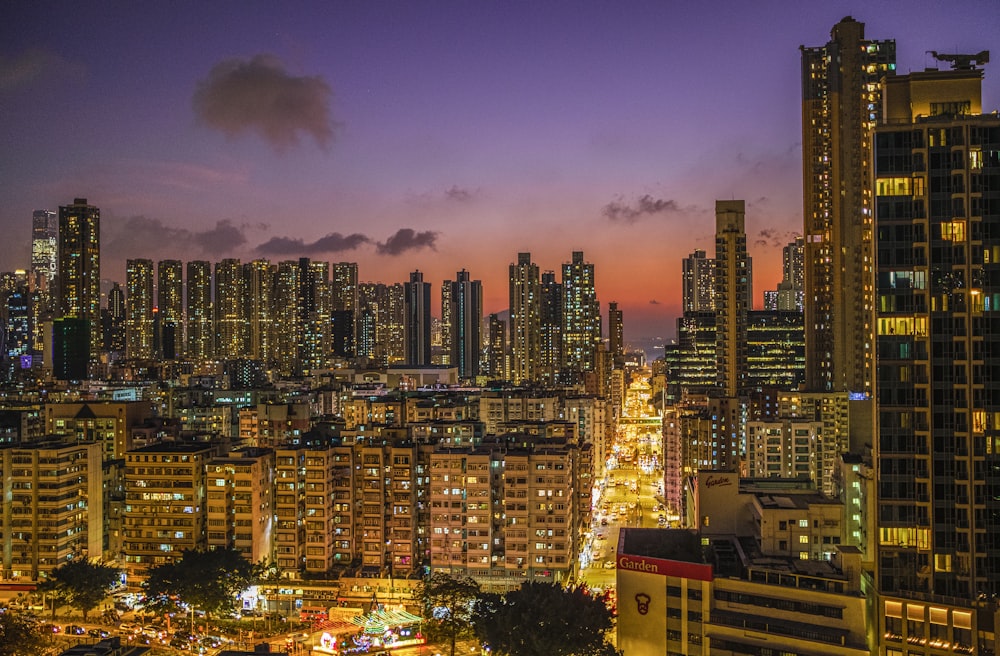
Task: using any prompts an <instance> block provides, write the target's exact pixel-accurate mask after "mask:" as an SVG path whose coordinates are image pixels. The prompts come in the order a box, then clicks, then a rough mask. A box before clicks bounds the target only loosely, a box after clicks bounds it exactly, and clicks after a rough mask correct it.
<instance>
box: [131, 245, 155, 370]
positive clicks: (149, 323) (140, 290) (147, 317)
mask: <svg viewBox="0 0 1000 656" xmlns="http://www.w3.org/2000/svg"><path fill="white" fill-rule="evenodd" d="M125 314H126V320H125V357H126V358H128V359H129V360H136V359H141V360H146V359H149V358H152V357H153V261H152V260H141V259H140V260H128V261H127V262H126V267H125Z"/></svg>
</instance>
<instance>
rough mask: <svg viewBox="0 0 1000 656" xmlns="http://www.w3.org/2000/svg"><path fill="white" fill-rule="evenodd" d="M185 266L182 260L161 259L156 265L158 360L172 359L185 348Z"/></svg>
mask: <svg viewBox="0 0 1000 656" xmlns="http://www.w3.org/2000/svg"><path fill="white" fill-rule="evenodd" d="M183 276H184V265H183V264H182V263H181V261H180V260H160V261H159V262H157V264H156V308H157V317H158V319H159V323H160V326H159V330H157V334H156V337H157V338H158V339H159V348H158V349H157V351H156V353H157V357H166V356H167V354H170V359H172V358H173V357H175V356H176V353H177V352H178V351H181V350H182V349H183V340H182V337H183V334H184V279H183Z"/></svg>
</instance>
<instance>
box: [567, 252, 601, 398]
mask: <svg viewBox="0 0 1000 656" xmlns="http://www.w3.org/2000/svg"><path fill="white" fill-rule="evenodd" d="M562 286H563V311H562V319H563V331H562V333H563V334H562V346H563V367H562V368H563V371H564V372H567V373H568V375H569V376H570V377H572V378H573V379H574V380H579V379H580V378H579V374H581V373H583V372H587V371H594V370H595V369H596V362H597V358H596V353H597V347H598V346H599V345H600V344H601V305H600V303H598V301H597V291H596V289H595V287H594V265H593V264H591V263H590V262H584V260H583V251H573V259H572V261H571V262H566V263H564V264H563V265H562Z"/></svg>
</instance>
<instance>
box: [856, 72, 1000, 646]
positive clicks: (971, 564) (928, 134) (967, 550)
mask: <svg viewBox="0 0 1000 656" xmlns="http://www.w3.org/2000/svg"><path fill="white" fill-rule="evenodd" d="M958 57H959V60H958V61H956V63H957V64H958V66H957V67H956V70H952V71H938V70H933V69H930V70H925V71H921V72H915V73H911V74H909V75H904V76H897V77H895V78H890V79H889V80H888V81H887V82H888V83H887V85H886V88H885V91H884V93H885V103H884V107H885V116H884V123H883V124H882V125H880V127H879V128H878V130H877V133H876V134H875V153H874V154H875V157H874V160H873V161H874V162H875V192H876V195H875V204H876V205H875V206H876V209H877V214H876V222H875V229H876V234H877V239H878V242H877V243H878V271H877V274H878V275H877V277H876V278H875V281H876V282H875V284H876V294H877V298H878V303H877V314H876V332H877V342H876V355H877V364H878V377H877V398H878V400H879V411H878V415H877V416H878V422H879V424H878V433H877V434H878V440H877V441H876V442H875V461H876V467H877V479H878V481H879V483H878V486H877V488H876V491H877V499H876V503H877V507H878V524H877V527H878V534H877V535H878V546H877V550H878V557H877V559H876V566H877V581H878V589H879V593H880V599H879V609H878V610H879V612H878V614H877V615H878V617H879V621H880V625H879V627H878V630H877V631H876V634H877V635H882V636H884V640H883V644H884V645H885V646H886V647H887V648H895V645H897V644H898V645H900V646H899V647H898V649H899V650H902V649H904V648H905V649H906V650H907V652H908V653H921V654H925V653H933V652H931V650H930V649H931V646H932V645H935V644H939V643H940V641H945V642H946V643H947V644H948V645H949V646H951V647H952V648H953V650H954V651H955V652H956V653H981V654H986V653H993V652H994V649H995V647H996V640H995V638H993V637H992V636H994V635H995V633H994V631H995V628H994V624H995V617H996V609H997V606H996V599H997V598H998V596H1000V368H998V365H997V359H996V358H997V356H996V354H998V353H1000V319H998V318H997V317H998V316H1000V315H998V314H997V311H998V310H1000V232H998V231H997V230H996V227H997V226H1000V193H998V190H1000V186H997V183H998V181H1000V155H998V153H1000V117H998V116H997V115H996V113H995V112H994V113H992V114H988V115H982V105H981V80H982V75H983V72H982V71H981V70H976V69H975V68H974V67H973V66H972V64H971V63H970V62H969V61H963V59H968V58H964V57H963V56H958ZM927 611H929V617H928V612H927ZM925 645H926V646H925ZM974 649H979V651H977V652H973V650H974ZM883 653H887V652H883Z"/></svg>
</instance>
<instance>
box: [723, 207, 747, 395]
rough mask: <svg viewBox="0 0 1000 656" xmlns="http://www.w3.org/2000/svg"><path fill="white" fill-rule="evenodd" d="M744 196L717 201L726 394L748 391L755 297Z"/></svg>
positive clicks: (724, 388) (724, 389)
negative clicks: (749, 336) (750, 328)
mask: <svg viewBox="0 0 1000 656" xmlns="http://www.w3.org/2000/svg"><path fill="white" fill-rule="evenodd" d="M745 211H746V208H745V204H744V202H743V201H742V200H717V201H715V335H716V367H717V369H716V371H717V373H718V376H717V385H718V388H719V391H720V392H721V394H722V395H723V396H726V397H736V396H739V395H741V394H744V393H745V392H746V391H747V315H748V313H749V311H750V304H751V299H752V297H753V285H752V266H751V262H750V256H749V255H747V234H746V228H745V225H744V216H745Z"/></svg>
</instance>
